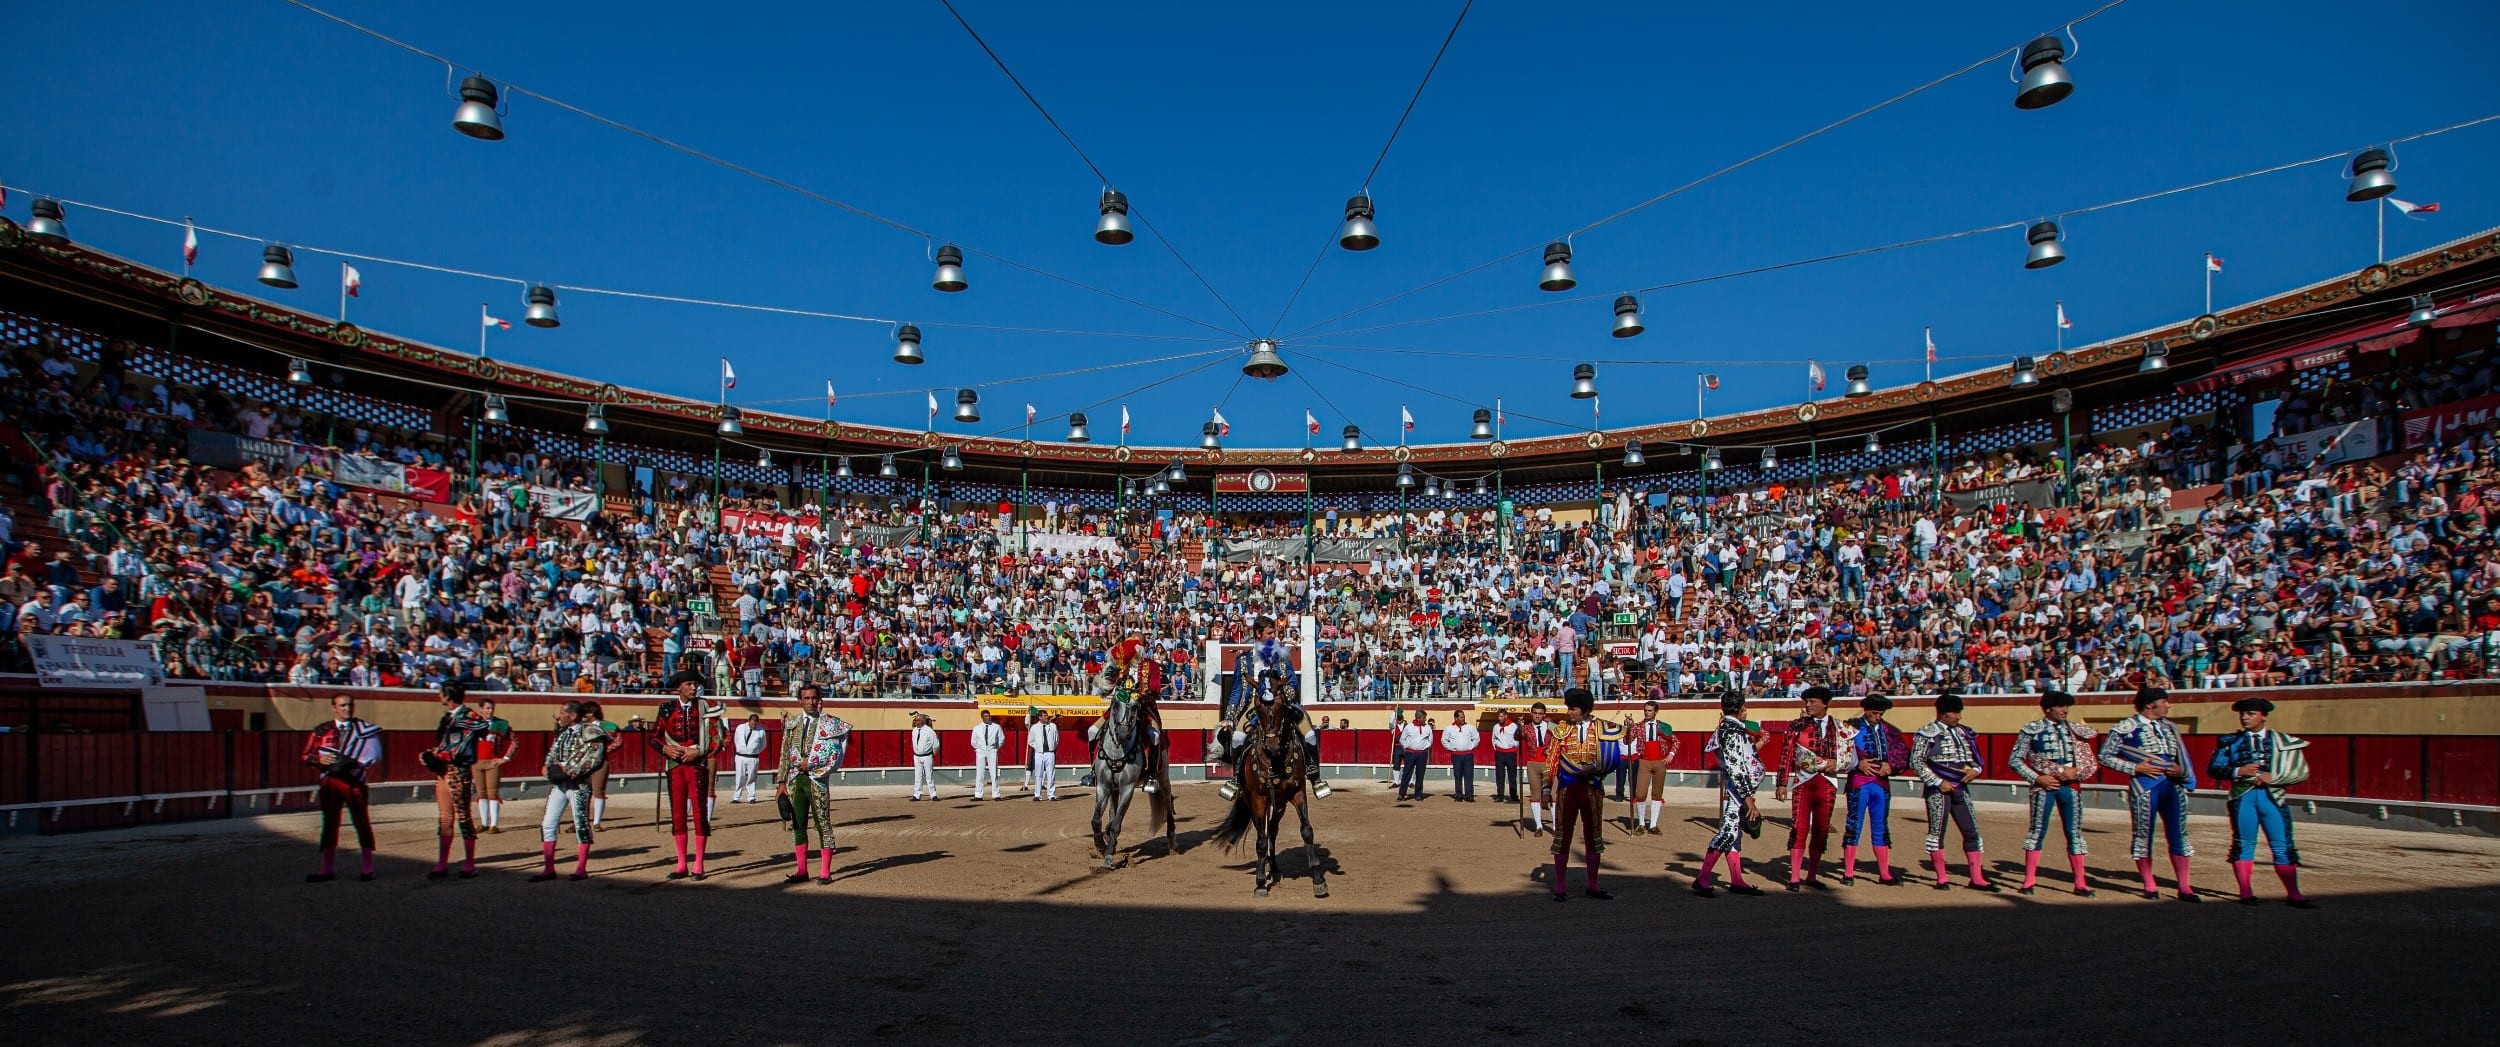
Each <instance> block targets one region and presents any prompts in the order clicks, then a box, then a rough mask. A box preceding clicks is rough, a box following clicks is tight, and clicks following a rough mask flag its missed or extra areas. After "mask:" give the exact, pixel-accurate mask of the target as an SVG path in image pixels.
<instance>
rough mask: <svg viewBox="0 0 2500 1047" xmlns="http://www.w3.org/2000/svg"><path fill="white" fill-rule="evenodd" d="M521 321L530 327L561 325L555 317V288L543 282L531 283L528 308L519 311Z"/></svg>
mask: <svg viewBox="0 0 2500 1047" xmlns="http://www.w3.org/2000/svg"><path fill="white" fill-rule="evenodd" d="M521 322H522V323H525V324H528V325H530V326H531V327H562V326H564V324H563V322H562V321H560V320H557V319H556V289H555V288H552V287H549V286H547V285H545V284H531V285H530V290H529V308H527V309H524V310H522V311H521Z"/></svg>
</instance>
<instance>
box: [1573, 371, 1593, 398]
mask: <svg viewBox="0 0 2500 1047" xmlns="http://www.w3.org/2000/svg"><path fill="white" fill-rule="evenodd" d="M1596 397H1597V368H1596V367H1595V366H1594V365H1591V364H1573V365H1572V367H1571V398H1572V399H1574V400H1591V399H1595V398H1596Z"/></svg>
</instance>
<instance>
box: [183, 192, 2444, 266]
mask: <svg viewBox="0 0 2500 1047" xmlns="http://www.w3.org/2000/svg"><path fill="white" fill-rule="evenodd" d="M2432 206H2433V207H2436V206H2438V205H2436V204H2433V205H2432ZM2406 213H2408V214H2410V213H2411V212H2406ZM199 260H200V231H199V230H198V229H196V228H194V227H193V226H192V225H191V220H190V219H188V218H185V219H183V220H182V264H184V265H190V264H191V263H193V262H196V261H199Z"/></svg>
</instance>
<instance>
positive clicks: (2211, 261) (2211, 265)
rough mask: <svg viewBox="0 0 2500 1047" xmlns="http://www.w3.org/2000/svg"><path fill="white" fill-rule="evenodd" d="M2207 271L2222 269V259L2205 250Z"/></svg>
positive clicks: (2215, 271) (2217, 271)
mask: <svg viewBox="0 0 2500 1047" xmlns="http://www.w3.org/2000/svg"><path fill="white" fill-rule="evenodd" d="M2205 271H2206V272H2209V273H2219V272H2221V271H2222V259H2219V258H2216V257H2214V255H2213V252H2211V251H2207V252H2205Z"/></svg>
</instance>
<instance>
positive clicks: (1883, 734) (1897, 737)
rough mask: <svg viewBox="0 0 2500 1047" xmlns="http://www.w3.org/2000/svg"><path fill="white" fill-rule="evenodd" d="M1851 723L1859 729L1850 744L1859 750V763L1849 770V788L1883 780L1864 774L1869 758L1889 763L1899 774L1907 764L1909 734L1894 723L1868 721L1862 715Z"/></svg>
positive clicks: (1893, 770) (1908, 758) (1908, 757)
mask: <svg viewBox="0 0 2500 1047" xmlns="http://www.w3.org/2000/svg"><path fill="white" fill-rule="evenodd" d="M1850 722H1851V723H1853V724H1855V725H1856V726H1857V729H1858V737H1857V739H1856V740H1855V741H1854V742H1852V743H1851V744H1853V745H1854V746H1856V748H1857V750H1858V765H1857V767H1856V768H1855V769H1853V770H1851V771H1850V772H1849V787H1850V788H1851V789H1855V788H1857V787H1858V786H1861V785H1865V784H1866V783H1868V782H1874V781H1882V780H1883V779H1880V778H1877V777H1876V776H1874V775H1872V774H1869V773H1867V770H1866V765H1867V763H1868V762H1869V761H1873V760H1882V761H1884V763H1886V764H1887V765H1889V766H1890V769H1891V772H1892V773H1893V774H1899V773H1901V768H1903V767H1904V766H1907V765H1908V764H1909V762H1910V736H1909V735H1906V734H1903V733H1901V728H1898V727H1895V726H1893V725H1892V724H1891V723H1890V722H1885V723H1870V722H1868V721H1867V719H1866V718H1865V717H1863V716H1861V717H1858V718H1857V719H1856V720H1852V721H1850Z"/></svg>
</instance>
